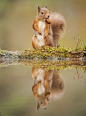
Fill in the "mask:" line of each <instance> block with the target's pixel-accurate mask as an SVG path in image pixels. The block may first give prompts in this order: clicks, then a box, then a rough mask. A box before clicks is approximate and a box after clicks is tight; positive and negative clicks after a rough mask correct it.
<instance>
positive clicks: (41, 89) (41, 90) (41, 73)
mask: <svg viewBox="0 0 86 116" xmlns="http://www.w3.org/2000/svg"><path fill="white" fill-rule="evenodd" d="M39 81H41V85H40V86H39V88H38V94H39V95H42V94H44V92H45V88H44V70H42V69H39V74H38V75H37V79H36V83H38V82H39Z"/></svg>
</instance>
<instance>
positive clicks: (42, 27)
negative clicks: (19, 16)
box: [36, 21, 45, 46]
mask: <svg viewBox="0 0 86 116" xmlns="http://www.w3.org/2000/svg"><path fill="white" fill-rule="evenodd" d="M38 27H39V29H40V30H41V32H42V35H39V34H38V32H37V31H36V35H37V39H38V40H39V42H40V46H44V31H45V22H44V21H39V24H38Z"/></svg>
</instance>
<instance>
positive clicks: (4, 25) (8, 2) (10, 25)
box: [0, 0, 86, 50]
mask: <svg viewBox="0 0 86 116" xmlns="http://www.w3.org/2000/svg"><path fill="white" fill-rule="evenodd" d="M45 3H46V4H47V6H48V9H49V10H50V11H52V12H55V11H56V12H59V13H61V14H62V15H63V16H64V17H65V19H66V22H67V30H66V34H65V36H64V37H63V38H62V39H61V40H60V41H61V42H62V45H66V46H67V47H68V48H70V47H71V48H75V46H76V45H75V43H74V37H75V38H76V39H78V37H79V36H80V35H81V36H80V37H81V39H82V40H83V41H84V43H86V0H47V1H46V0H42V1H41V0H0V47H1V49H7V50H23V49H28V48H31V47H32V37H33V34H34V30H33V29H32V23H33V20H34V18H35V16H36V14H37V6H36V5H39V6H40V7H44V5H45Z"/></svg>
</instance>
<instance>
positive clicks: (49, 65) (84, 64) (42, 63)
mask: <svg viewBox="0 0 86 116" xmlns="http://www.w3.org/2000/svg"><path fill="white" fill-rule="evenodd" d="M20 64H22V65H24V66H29V67H36V68H42V69H44V70H46V71H48V70H53V69H56V70H58V71H60V70H66V69H67V68H69V69H70V68H71V67H72V66H74V67H80V68H81V69H82V70H83V71H84V72H86V61H79V60H77V61H76V60H75V61H74V60H67V61H66V60H44V59H42V60H31V59H30V60H25V59H22V60H5V61H0V67H5V66H9V65H20Z"/></svg>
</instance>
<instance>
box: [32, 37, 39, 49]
mask: <svg viewBox="0 0 86 116" xmlns="http://www.w3.org/2000/svg"><path fill="white" fill-rule="evenodd" d="M32 46H33V48H34V49H35V48H36V47H40V46H39V41H38V39H37V36H33V38H32Z"/></svg>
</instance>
